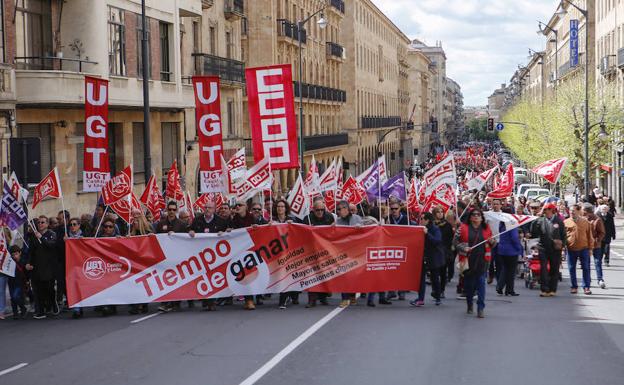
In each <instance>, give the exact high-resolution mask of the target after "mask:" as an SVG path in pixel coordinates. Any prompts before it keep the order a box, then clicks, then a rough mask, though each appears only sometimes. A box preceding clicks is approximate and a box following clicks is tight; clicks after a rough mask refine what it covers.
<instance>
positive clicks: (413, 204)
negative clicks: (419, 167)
mask: <svg viewBox="0 0 624 385" xmlns="http://www.w3.org/2000/svg"><path fill="white" fill-rule="evenodd" d="M417 190H418V189H417V188H416V178H413V179H412V181H411V182H410V187H409V192H408V193H407V209H408V210H409V211H412V212H418V211H420V210H421V209H422V207H420V204H419V203H418V193H417Z"/></svg>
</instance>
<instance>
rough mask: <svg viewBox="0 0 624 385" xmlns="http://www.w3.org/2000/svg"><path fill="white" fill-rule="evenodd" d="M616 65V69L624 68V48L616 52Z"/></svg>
mask: <svg viewBox="0 0 624 385" xmlns="http://www.w3.org/2000/svg"><path fill="white" fill-rule="evenodd" d="M617 65H618V68H620V69H621V68H624V48H620V49H618V52H617Z"/></svg>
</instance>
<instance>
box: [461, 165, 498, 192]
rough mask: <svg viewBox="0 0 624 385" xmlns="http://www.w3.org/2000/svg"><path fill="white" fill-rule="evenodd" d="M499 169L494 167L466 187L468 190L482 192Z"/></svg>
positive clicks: (469, 181)
mask: <svg viewBox="0 0 624 385" xmlns="http://www.w3.org/2000/svg"><path fill="white" fill-rule="evenodd" d="M496 169H497V167H493V168H491V169H489V170H487V171H484V172H482V173H481V174H479V175H477V176H476V177H474V178H472V179H470V180H468V181H467V182H466V186H468V190H477V191H481V189H482V188H483V186H485V184H486V183H487V181H488V180H489V179H490V178H491V177H492V175H494V171H496Z"/></svg>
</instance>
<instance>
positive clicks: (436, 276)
mask: <svg viewBox="0 0 624 385" xmlns="http://www.w3.org/2000/svg"><path fill="white" fill-rule="evenodd" d="M420 224H421V226H425V249H424V253H423V266H422V269H421V270H420V271H421V273H420V289H419V290H418V298H417V299H416V300H414V301H410V305H412V306H416V307H421V306H424V305H425V291H426V289H427V285H426V283H425V281H426V280H425V275H426V273H427V270H428V271H429V274H430V277H431V295H432V296H433V298H435V304H436V306H439V305H440V304H441V303H442V302H441V300H440V293H441V290H440V275H441V274H442V270H443V269H442V267H443V266H444V258H445V257H444V251H443V250H442V233H441V232H440V229H439V228H438V226H436V225H435V217H434V216H433V214H432V213H430V212H425V213H424V214H423V216H422V219H421V222H420Z"/></svg>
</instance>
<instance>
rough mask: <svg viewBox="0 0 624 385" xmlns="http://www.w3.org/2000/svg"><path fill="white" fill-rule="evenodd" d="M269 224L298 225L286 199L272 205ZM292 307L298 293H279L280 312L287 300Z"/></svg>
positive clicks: (297, 300) (284, 307)
mask: <svg viewBox="0 0 624 385" xmlns="http://www.w3.org/2000/svg"><path fill="white" fill-rule="evenodd" d="M271 223H300V221H299V220H298V219H297V218H295V217H294V216H292V215H290V205H289V204H288V202H287V201H286V199H282V198H280V199H278V200H277V201H275V202H274V203H273V221H272V222H271ZM289 299H290V301H291V302H292V304H293V305H299V292H298V291H287V292H283V293H280V295H279V303H278V307H279V308H280V309H282V310H284V309H286V302H288V300H289Z"/></svg>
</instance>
